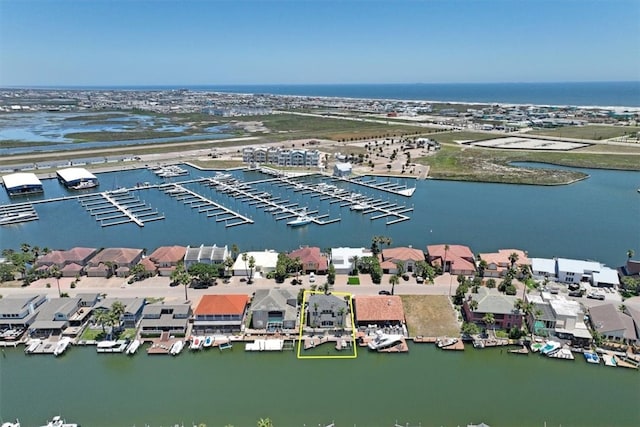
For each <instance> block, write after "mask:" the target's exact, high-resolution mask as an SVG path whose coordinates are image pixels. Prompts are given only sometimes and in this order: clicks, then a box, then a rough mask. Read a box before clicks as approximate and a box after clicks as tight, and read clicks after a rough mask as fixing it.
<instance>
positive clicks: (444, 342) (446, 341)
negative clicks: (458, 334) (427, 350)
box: [436, 337, 458, 348]
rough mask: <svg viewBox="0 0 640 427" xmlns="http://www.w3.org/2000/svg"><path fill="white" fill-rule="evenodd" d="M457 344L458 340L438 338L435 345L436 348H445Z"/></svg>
mask: <svg viewBox="0 0 640 427" xmlns="http://www.w3.org/2000/svg"><path fill="white" fill-rule="evenodd" d="M457 342H458V338H449V337H444V338H439V339H438V340H437V341H436V345H437V346H438V348H445V347H449V346H452V345H454V344H455V343H457Z"/></svg>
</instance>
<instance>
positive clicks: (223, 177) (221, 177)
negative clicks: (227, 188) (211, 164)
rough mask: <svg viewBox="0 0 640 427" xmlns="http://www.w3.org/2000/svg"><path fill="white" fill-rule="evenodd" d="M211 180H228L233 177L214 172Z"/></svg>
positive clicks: (228, 174)
mask: <svg viewBox="0 0 640 427" xmlns="http://www.w3.org/2000/svg"><path fill="white" fill-rule="evenodd" d="M213 178H214V179H229V178H233V175H231V174H230V173H224V172H216V174H215V176H214V177H213Z"/></svg>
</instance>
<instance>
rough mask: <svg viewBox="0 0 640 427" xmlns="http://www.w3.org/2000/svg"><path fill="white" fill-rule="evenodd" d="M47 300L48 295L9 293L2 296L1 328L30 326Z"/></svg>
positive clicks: (0, 310)
mask: <svg viewBox="0 0 640 427" xmlns="http://www.w3.org/2000/svg"><path fill="white" fill-rule="evenodd" d="M46 301H47V296H46V295H29V296H22V295H20V296H18V295H7V296H6V297H4V298H0V329H26V328H28V327H29V325H31V324H32V323H33V322H34V321H35V319H36V316H37V315H38V310H39V309H40V307H41V306H42V304H44V303H45V302H46Z"/></svg>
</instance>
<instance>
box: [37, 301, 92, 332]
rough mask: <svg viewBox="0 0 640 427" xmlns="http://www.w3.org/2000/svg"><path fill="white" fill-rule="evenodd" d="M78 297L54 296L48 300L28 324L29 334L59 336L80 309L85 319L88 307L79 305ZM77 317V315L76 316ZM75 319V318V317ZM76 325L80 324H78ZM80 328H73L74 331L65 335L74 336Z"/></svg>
mask: <svg viewBox="0 0 640 427" xmlns="http://www.w3.org/2000/svg"><path fill="white" fill-rule="evenodd" d="M80 301H81V299H80V298H77V297H76V298H54V299H51V300H48V301H47V302H45V303H44V304H42V306H41V307H40V310H38V315H37V317H36V319H35V321H34V322H33V323H32V324H31V325H29V336H31V337H32V338H48V337H50V336H60V335H62V334H63V332H64V331H65V330H66V329H67V328H68V327H69V326H71V325H70V321H71V319H72V318H73V317H74V316H75V315H77V314H78V313H79V312H80V311H81V310H82V313H80V314H84V316H81V318H82V319H84V320H85V321H86V320H87V314H88V311H89V310H88V309H86V308H83V307H81V306H80ZM76 317H77V316H76ZM76 320H77V319H76ZM78 326H81V324H79V325H78ZM80 331H81V329H80V328H79V327H77V328H74V331H71V332H70V333H68V334H66V335H71V336H75V335H76V334H77V333H79V332H80Z"/></svg>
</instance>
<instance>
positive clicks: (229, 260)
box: [224, 256, 234, 276]
mask: <svg viewBox="0 0 640 427" xmlns="http://www.w3.org/2000/svg"><path fill="white" fill-rule="evenodd" d="M233 264H234V261H233V258H231V257H230V256H228V257H226V258H225V259H224V266H225V268H226V269H227V274H228V275H229V276H231V274H230V272H231V268H232V267H233Z"/></svg>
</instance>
